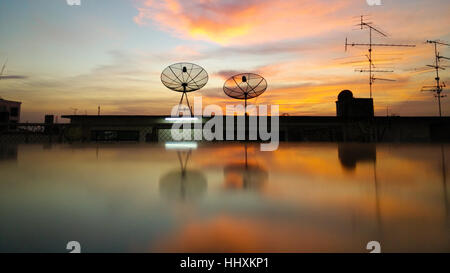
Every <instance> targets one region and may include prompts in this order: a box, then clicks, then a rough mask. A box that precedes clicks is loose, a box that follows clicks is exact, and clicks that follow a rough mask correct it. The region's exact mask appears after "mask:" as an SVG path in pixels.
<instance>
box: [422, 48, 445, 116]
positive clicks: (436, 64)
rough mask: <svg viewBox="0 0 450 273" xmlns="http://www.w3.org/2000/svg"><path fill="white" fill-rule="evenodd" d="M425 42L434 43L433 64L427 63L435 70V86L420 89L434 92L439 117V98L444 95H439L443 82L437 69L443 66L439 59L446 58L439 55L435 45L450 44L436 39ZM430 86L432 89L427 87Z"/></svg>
mask: <svg viewBox="0 0 450 273" xmlns="http://www.w3.org/2000/svg"><path fill="white" fill-rule="evenodd" d="M427 43H429V44H434V55H435V62H434V66H433V65H429V66H430V67H433V68H434V69H435V70H436V78H435V80H436V86H435V87H433V86H424V87H422V91H431V92H436V95H435V96H436V97H437V99H438V106H439V117H442V107H441V98H443V97H445V96H444V95H441V93H442V91H443V88H444V87H445V83H441V78H440V77H439V69H444V68H443V67H441V66H440V60H441V59H448V58H447V57H444V56H441V55H439V52H438V47H437V45H438V44H439V45H445V46H450V45H449V44H446V43H442V42H440V41H438V40H436V41H430V40H428V41H427ZM429 88H432V89H429Z"/></svg>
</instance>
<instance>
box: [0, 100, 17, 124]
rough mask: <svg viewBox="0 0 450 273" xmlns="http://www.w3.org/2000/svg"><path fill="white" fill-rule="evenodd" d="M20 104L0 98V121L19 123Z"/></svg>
mask: <svg viewBox="0 0 450 273" xmlns="http://www.w3.org/2000/svg"><path fill="white" fill-rule="evenodd" d="M21 104H22V103H21V102H17V101H9V100H4V99H2V98H0V123H19V121H20V106H21Z"/></svg>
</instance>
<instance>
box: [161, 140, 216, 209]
mask: <svg viewBox="0 0 450 273" xmlns="http://www.w3.org/2000/svg"><path fill="white" fill-rule="evenodd" d="M177 147H178V146H177ZM166 148H167V145H166ZM171 149H173V148H171ZM191 153H192V150H191V148H190V147H188V148H187V150H184V149H183V147H182V146H181V148H178V151H177V156H178V161H179V163H180V170H179V171H178V170H176V171H171V172H169V173H167V174H165V175H164V176H163V177H161V179H160V182H159V189H160V192H161V195H163V196H165V197H166V198H168V199H176V200H182V201H193V200H196V199H198V198H200V197H202V196H203V195H204V194H205V193H206V188H207V181H206V178H205V176H204V175H203V174H202V173H201V172H199V171H192V170H187V164H188V162H189V158H190V156H191Z"/></svg>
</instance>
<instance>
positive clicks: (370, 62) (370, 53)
mask: <svg viewBox="0 0 450 273" xmlns="http://www.w3.org/2000/svg"><path fill="white" fill-rule="evenodd" d="M362 21H363V18H362V16H361V22H362ZM361 24H362V23H361ZM369 35H370V43H369V44H370V45H369V85H370V98H372V84H373V79H372V64H373V63H372V28H369Z"/></svg>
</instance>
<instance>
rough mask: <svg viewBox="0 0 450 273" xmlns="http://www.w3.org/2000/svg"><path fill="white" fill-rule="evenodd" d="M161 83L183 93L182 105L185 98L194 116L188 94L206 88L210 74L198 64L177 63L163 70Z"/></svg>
mask: <svg viewBox="0 0 450 273" xmlns="http://www.w3.org/2000/svg"><path fill="white" fill-rule="evenodd" d="M161 82H162V83H163V84H164V85H165V86H166V87H167V88H169V89H171V90H173V91H176V92H182V93H183V95H181V100H180V105H181V104H182V103H183V99H184V97H186V103H187V105H188V107H189V110H190V112H191V115H192V109H191V106H190V104H189V100H188V97H187V93H188V92H194V91H197V90H199V89H201V88H202V87H204V86H205V85H206V83H207V82H208V73H207V72H206V70H205V69H203V68H202V67H201V66H198V65H196V64H192V63H176V64H173V65H170V66H168V67H167V68H166V69H164V70H163V72H162V73H161ZM178 110H179V109H178Z"/></svg>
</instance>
